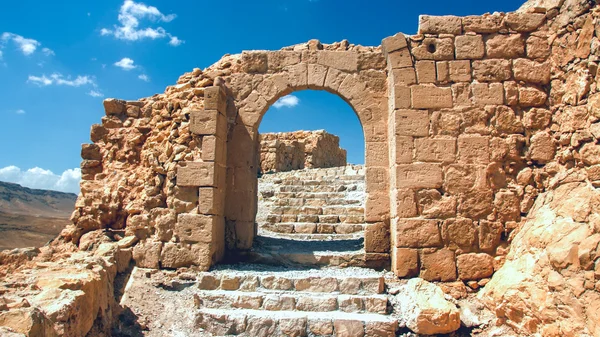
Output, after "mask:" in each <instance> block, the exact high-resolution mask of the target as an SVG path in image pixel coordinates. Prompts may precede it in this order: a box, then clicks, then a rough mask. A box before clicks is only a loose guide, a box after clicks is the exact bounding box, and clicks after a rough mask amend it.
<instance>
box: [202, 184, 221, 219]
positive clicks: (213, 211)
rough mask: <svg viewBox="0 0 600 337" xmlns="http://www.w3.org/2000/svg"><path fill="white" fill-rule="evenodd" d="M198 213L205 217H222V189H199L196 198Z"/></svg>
mask: <svg viewBox="0 0 600 337" xmlns="http://www.w3.org/2000/svg"><path fill="white" fill-rule="evenodd" d="M198 212H199V213H200V214H207V215H223V213H224V212H225V192H224V190H223V189H222V188H214V187H201V188H200V191H199V197H198Z"/></svg>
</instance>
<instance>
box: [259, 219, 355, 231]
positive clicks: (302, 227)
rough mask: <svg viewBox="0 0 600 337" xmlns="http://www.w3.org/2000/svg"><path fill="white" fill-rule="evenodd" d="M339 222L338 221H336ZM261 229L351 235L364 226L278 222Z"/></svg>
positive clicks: (267, 224) (263, 224)
mask: <svg viewBox="0 0 600 337" xmlns="http://www.w3.org/2000/svg"><path fill="white" fill-rule="evenodd" d="M338 220H339V219H338ZM260 227H261V228H264V229H266V230H269V231H271V232H275V233H283V234H317V233H318V234H352V233H357V232H361V231H364V229H365V225H364V224H349V223H339V222H337V223H313V222H279V223H268V222H267V223H262V224H261V225H260Z"/></svg>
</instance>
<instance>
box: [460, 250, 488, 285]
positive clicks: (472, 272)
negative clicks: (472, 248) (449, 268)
mask: <svg viewBox="0 0 600 337" xmlns="http://www.w3.org/2000/svg"><path fill="white" fill-rule="evenodd" d="M456 265H457V267H458V278H460V279H461V280H465V281H468V280H480V279H482V278H486V277H490V276H492V274H493V273H494V258H493V257H491V256H490V255H488V254H485V253H479V254H477V253H471V254H463V255H459V256H458V257H457V261H456Z"/></svg>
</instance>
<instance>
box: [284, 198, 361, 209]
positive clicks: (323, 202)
mask: <svg viewBox="0 0 600 337" xmlns="http://www.w3.org/2000/svg"><path fill="white" fill-rule="evenodd" d="M360 204H361V201H360V200H355V199H346V198H335V199H333V198H332V199H304V198H277V199H275V200H274V201H273V205H275V206H314V207H319V206H321V207H322V206H357V205H360Z"/></svg>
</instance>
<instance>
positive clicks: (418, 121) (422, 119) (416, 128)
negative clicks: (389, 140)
mask: <svg viewBox="0 0 600 337" xmlns="http://www.w3.org/2000/svg"><path fill="white" fill-rule="evenodd" d="M394 113H395V122H396V135H398V136H427V135H428V134H429V113H428V112H427V110H396V111H395V112H394Z"/></svg>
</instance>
